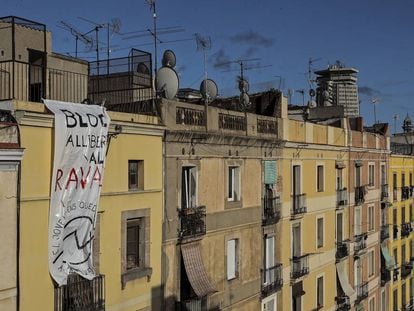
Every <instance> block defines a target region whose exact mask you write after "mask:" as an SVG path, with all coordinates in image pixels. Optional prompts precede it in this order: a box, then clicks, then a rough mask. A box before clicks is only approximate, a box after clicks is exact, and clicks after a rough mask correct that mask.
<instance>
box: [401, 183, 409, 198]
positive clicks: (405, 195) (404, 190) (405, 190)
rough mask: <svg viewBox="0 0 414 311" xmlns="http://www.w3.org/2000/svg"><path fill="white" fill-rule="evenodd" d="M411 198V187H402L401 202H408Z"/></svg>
mask: <svg viewBox="0 0 414 311" xmlns="http://www.w3.org/2000/svg"><path fill="white" fill-rule="evenodd" d="M409 198H410V187H408V186H403V187H401V201H404V200H408V199H409Z"/></svg>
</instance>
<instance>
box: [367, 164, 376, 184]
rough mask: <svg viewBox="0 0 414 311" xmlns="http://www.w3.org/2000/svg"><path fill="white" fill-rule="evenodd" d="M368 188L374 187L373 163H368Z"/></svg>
mask: <svg viewBox="0 0 414 311" xmlns="http://www.w3.org/2000/svg"><path fill="white" fill-rule="evenodd" d="M368 187H370V188H374V187H375V163H372V162H369V163H368Z"/></svg>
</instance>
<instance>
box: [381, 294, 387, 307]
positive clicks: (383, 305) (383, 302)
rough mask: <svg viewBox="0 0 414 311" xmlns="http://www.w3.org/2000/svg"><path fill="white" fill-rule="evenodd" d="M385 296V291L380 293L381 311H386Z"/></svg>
mask: <svg viewBox="0 0 414 311" xmlns="http://www.w3.org/2000/svg"><path fill="white" fill-rule="evenodd" d="M387 308H388V306H387V296H386V292H385V290H382V291H381V311H387Z"/></svg>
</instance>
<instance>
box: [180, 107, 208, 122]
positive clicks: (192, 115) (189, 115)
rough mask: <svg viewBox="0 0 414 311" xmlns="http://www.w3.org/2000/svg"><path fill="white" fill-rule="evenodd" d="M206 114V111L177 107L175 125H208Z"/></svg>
mask: <svg viewBox="0 0 414 311" xmlns="http://www.w3.org/2000/svg"><path fill="white" fill-rule="evenodd" d="M205 115H206V113H205V111H204V110H199V109H192V108H186V107H177V108H176V116H175V123H176V124H182V125H196V126H205V125H206V117H205Z"/></svg>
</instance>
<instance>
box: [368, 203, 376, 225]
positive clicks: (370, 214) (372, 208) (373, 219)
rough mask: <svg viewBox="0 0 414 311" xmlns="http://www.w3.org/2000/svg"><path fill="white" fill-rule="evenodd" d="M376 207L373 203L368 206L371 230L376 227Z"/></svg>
mask: <svg viewBox="0 0 414 311" xmlns="http://www.w3.org/2000/svg"><path fill="white" fill-rule="evenodd" d="M374 209H375V206H374V205H371V206H369V207H368V230H369V231H372V230H374V228H375V223H374V222H375V218H374V215H375V214H374Z"/></svg>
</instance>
